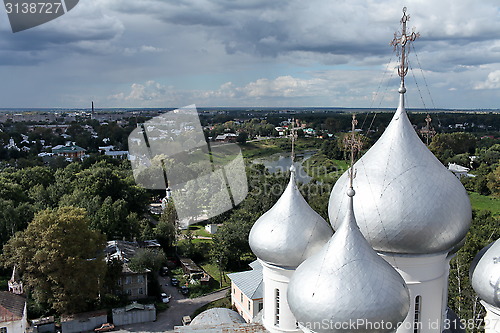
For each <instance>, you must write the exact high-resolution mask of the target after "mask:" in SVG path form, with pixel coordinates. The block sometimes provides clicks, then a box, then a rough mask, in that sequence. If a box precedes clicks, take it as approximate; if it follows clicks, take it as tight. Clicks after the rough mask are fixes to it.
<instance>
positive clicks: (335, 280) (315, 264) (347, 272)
mask: <svg viewBox="0 0 500 333" xmlns="http://www.w3.org/2000/svg"><path fill="white" fill-rule="evenodd" d="M349 194H350V196H351V195H354V191H352V189H351V190H350V193H349ZM346 201H347V202H348V207H351V208H350V209H349V208H348V211H347V212H346V216H345V219H344V221H343V223H342V224H341V225H340V228H338V230H337V231H336V232H335V234H334V235H333V237H332V238H331V240H330V241H329V242H328V244H327V245H326V246H325V247H324V248H323V249H322V250H321V251H320V252H318V253H317V254H315V255H313V256H312V257H310V258H308V259H307V260H306V261H304V262H303V263H302V264H301V265H300V266H299V267H298V268H297V270H296V271H295V273H294V275H293V276H292V278H291V280H290V284H289V286H288V305H289V306H290V309H291V310H292V313H293V314H294V316H295V318H296V319H297V321H298V322H299V324H300V325H301V328H303V329H304V328H305V329H307V330H308V331H311V332H317V333H320V332H392V331H395V330H396V327H397V325H398V323H400V322H402V321H403V320H404V319H405V317H406V315H407V313H408V309H409V306H410V296H409V292H408V288H407V286H406V284H405V282H404V280H403V278H402V277H401V275H399V273H398V272H397V271H396V270H395V269H394V268H393V267H392V266H391V265H390V264H388V263H387V262H386V261H385V260H384V259H382V258H381V257H380V256H379V255H378V254H377V253H376V252H375V251H374V250H373V249H372V247H371V246H370V244H368V242H367V241H366V240H365V238H364V237H363V235H362V234H361V232H360V230H359V228H358V226H357V224H356V220H355V218H354V213H353V209H352V196H351V197H350V198H348V199H347V200H346ZM350 323H355V326H349V324H350ZM370 325H371V326H370ZM307 330H305V331H307Z"/></svg>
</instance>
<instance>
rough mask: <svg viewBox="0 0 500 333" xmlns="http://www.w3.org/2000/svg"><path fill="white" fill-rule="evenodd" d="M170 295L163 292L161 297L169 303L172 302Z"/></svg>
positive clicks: (164, 301)
mask: <svg viewBox="0 0 500 333" xmlns="http://www.w3.org/2000/svg"><path fill="white" fill-rule="evenodd" d="M170 297H171V296H170V295H167V294H165V293H161V295H160V298H161V301H162V302H163V303H168V302H170Z"/></svg>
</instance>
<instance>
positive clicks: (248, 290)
mask: <svg viewBox="0 0 500 333" xmlns="http://www.w3.org/2000/svg"><path fill="white" fill-rule="evenodd" d="M256 262H257V261H254V262H253V263H252V264H251V265H253V266H254V267H255V268H253V267H252V268H253V269H252V270H251V271H245V272H238V273H231V274H228V275H227V276H228V277H229V278H230V279H231V281H232V282H233V283H234V284H235V285H236V286H237V287H238V289H240V290H241V292H242V293H243V294H244V295H245V296H247V297H248V298H250V299H260V298H262V297H263V286H264V284H263V283H262V265H261V264H260V263H259V262H257V264H255V263H256Z"/></svg>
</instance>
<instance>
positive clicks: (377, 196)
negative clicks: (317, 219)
mask: <svg viewBox="0 0 500 333" xmlns="http://www.w3.org/2000/svg"><path fill="white" fill-rule="evenodd" d="M405 91H406V89H405V88H404V87H402V88H401V89H400V105H399V107H398V109H397V111H396V113H395V114H394V117H393V118H392V120H391V122H390V124H389V126H388V127H387V129H386V130H385V132H384V133H383V135H382V136H381V137H380V139H379V140H378V141H377V142H376V143H375V144H374V145H373V147H371V148H370V149H369V150H368V151H367V152H366V153H365V155H364V156H363V157H361V158H360V159H359V160H358V161H357V162H356V164H355V165H354V169H355V172H356V184H355V186H354V189H355V190H356V192H357V193H359V199H357V200H356V202H355V203H354V211H355V213H356V218H357V221H358V224H359V227H360V229H361V231H362V233H363V235H364V236H365V238H366V239H367V240H368V242H369V243H370V244H371V245H372V247H373V248H374V249H375V250H377V251H382V252H391V253H402V254H431V253H439V252H445V251H448V250H450V249H451V248H453V246H454V245H456V244H457V243H459V242H460V241H461V240H462V239H463V238H464V237H465V235H466V233H467V231H468V229H469V226H470V221H471V218H472V210H471V206H470V202H469V198H468V196H467V192H466V191H465V189H464V187H463V186H462V184H461V183H460V181H459V180H458V179H457V177H455V176H454V175H453V174H452V173H451V172H449V171H448V170H447V169H446V168H445V167H444V166H443V165H442V164H441V162H439V160H438V159H437V158H436V157H435V156H434V155H433V154H432V153H431V152H430V151H429V149H427V147H426V146H425V145H424V144H423V143H422V141H421V140H420V138H419V137H418V136H417V134H416V132H415V130H414V129H413V126H412V124H411V123H410V121H409V119H408V116H407V114H406V111H405V108H404V92H405ZM347 184H348V177H347V174H346V173H344V174H343V175H342V176H341V177H340V179H339V180H338V181H337V182H336V183H335V186H334V187H333V190H332V193H331V195H330V201H329V207H328V212H329V217H330V223H332V226H333V228H334V229H338V228H339V227H340V224H341V222H342V218H343V216H345V214H346V211H347V209H348V200H347V198H346V197H345V195H344V193H345V190H346V189H347V186H348V185H347Z"/></svg>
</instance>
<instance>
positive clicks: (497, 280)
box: [470, 239, 500, 308]
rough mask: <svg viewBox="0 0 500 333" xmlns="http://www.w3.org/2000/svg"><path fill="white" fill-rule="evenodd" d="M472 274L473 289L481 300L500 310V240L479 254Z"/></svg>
mask: <svg viewBox="0 0 500 333" xmlns="http://www.w3.org/2000/svg"><path fill="white" fill-rule="evenodd" d="M470 273H471V274H470V275H471V281H472V287H473V288H474V290H475V291H476V293H477V295H478V296H479V298H481V299H482V300H483V301H485V302H486V303H488V304H490V305H492V306H495V307H497V308H500V239H499V240H497V241H496V242H494V243H492V244H490V245H488V246H487V247H486V248H484V249H483V250H481V252H479V253H478V254H477V256H476V257H475V258H474V260H473V261H472V265H471V270H470Z"/></svg>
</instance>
